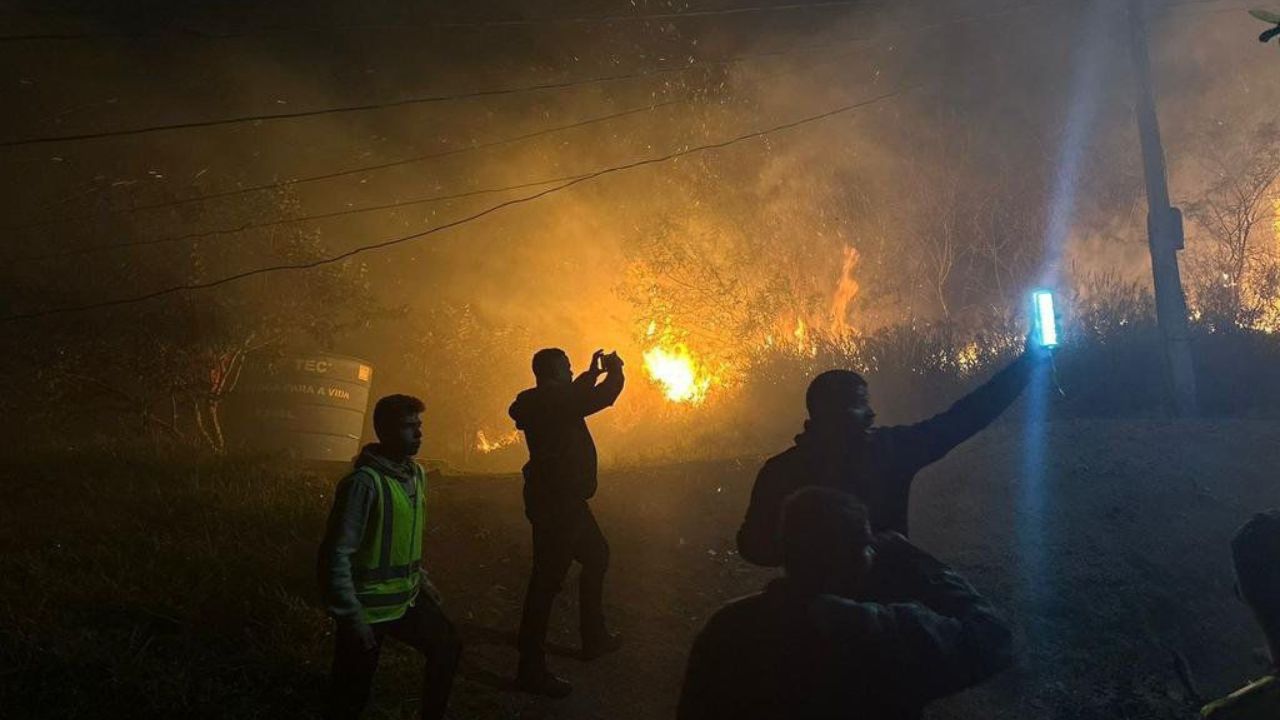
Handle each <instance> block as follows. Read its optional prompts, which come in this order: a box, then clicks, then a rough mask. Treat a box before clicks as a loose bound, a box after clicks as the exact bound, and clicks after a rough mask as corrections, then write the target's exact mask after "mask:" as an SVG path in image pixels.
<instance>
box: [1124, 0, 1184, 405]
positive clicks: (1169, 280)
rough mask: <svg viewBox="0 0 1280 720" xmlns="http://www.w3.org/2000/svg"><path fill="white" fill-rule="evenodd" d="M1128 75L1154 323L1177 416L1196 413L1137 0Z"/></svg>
mask: <svg viewBox="0 0 1280 720" xmlns="http://www.w3.org/2000/svg"><path fill="white" fill-rule="evenodd" d="M1129 27H1130V31H1131V35H1132V51H1133V66H1134V74H1135V76H1136V77H1137V84H1138V87H1137V91H1138V93H1137V95H1138V96H1137V99H1136V103H1135V107H1136V110H1137V116H1138V137H1139V138H1140V139H1141V141H1142V166H1143V172H1144V175H1145V176H1146V180H1147V240H1148V244H1149V247H1150V249H1151V274H1152V277H1153V279H1154V281H1155V291H1156V322H1157V324H1158V325H1159V327H1160V335H1161V338H1162V339H1163V340H1164V354H1165V377H1166V378H1167V380H1168V383H1167V385H1168V388H1169V391H1170V393H1171V395H1172V399H1173V408H1174V412H1175V413H1176V414H1177V415H1178V416H1179V417H1191V416H1193V415H1195V414H1196V376H1195V369H1194V367H1193V366H1192V364H1191V339H1190V333H1189V331H1188V328H1187V298H1186V295H1185V294H1184V293H1183V291H1182V277H1181V274H1180V272H1179V270H1178V251H1179V250H1181V249H1182V246H1183V235H1182V213H1181V212H1180V211H1179V210H1178V209H1177V208H1175V207H1172V206H1171V205H1170V204H1169V178H1168V174H1167V171H1166V169H1165V163H1164V146H1163V145H1162V144H1161V142H1160V121H1159V119H1158V118H1157V116H1156V103H1155V97H1154V93H1153V92H1152V89H1151V59H1150V56H1149V55H1148V52H1147V24H1146V17H1145V16H1144V13H1143V0H1129Z"/></svg>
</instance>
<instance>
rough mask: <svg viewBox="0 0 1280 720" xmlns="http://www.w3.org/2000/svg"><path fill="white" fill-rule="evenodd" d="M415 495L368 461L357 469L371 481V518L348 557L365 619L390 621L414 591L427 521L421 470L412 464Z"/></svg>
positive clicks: (416, 589)
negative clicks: (373, 490) (357, 545)
mask: <svg viewBox="0 0 1280 720" xmlns="http://www.w3.org/2000/svg"><path fill="white" fill-rule="evenodd" d="M413 468H414V472H413V481H414V488H415V491H416V492H415V495H414V498H413V499H410V498H409V495H408V493H407V492H406V491H405V488H404V485H403V483H401V482H400V481H399V480H397V479H395V478H390V477H387V476H385V475H383V474H382V473H381V472H378V471H377V470H376V469H374V468H372V467H369V466H367V465H365V466H362V467H360V468H358V469H357V472H362V473H364V474H365V475H367V476H368V477H370V478H371V479H372V480H373V484H374V488H375V489H376V493H377V494H376V500H375V502H374V507H373V512H372V513H371V514H370V519H371V520H372V522H370V523H369V524H368V526H367V527H366V528H365V535H364V538H363V540H362V542H361V544H360V549H359V550H358V551H357V552H356V553H355V555H354V556H353V557H352V568H351V569H352V574H353V576H354V579H355V585H356V587H355V589H356V599H358V600H359V601H360V606H361V610H360V615H361V617H362V618H363V619H364V621H365V622H370V623H376V622H385V621H388V620H395V619H396V618H399V617H400V616H402V615H404V613H405V611H406V610H408V608H409V605H410V603H412V602H413V599H414V598H415V597H416V596H417V594H418V584H419V577H418V569H419V568H420V567H421V566H422V528H423V525H424V523H425V521H426V509H425V500H426V478H425V475H426V473H424V472H423V470H422V466H420V465H418V464H417V463H416V462H415V463H414V464H413Z"/></svg>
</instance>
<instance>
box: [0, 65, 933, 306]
mask: <svg viewBox="0 0 1280 720" xmlns="http://www.w3.org/2000/svg"><path fill="white" fill-rule="evenodd" d="M919 87H923V84H914V85H908V86H903V87H899V88H897V89H895V90H892V91H889V92H886V93H882V94H880V95H877V96H875V97H872V98H868V99H866V100H862V101H859V102H856V103H851V104H848V105H843V106H840V107H837V108H834V109H831V110H827V111H825V112H821V113H818V114H816V115H809V116H807V117H803V118H800V119H797V120H792V121H790V122H786V123H782V124H780V125H774V126H772V127H769V128H765V129H762V130H755V131H752V132H749V133H745V134H742V135H738V136H735V137H732V138H729V139H726V140H722V141H720V142H716V143H709V144H705V145H697V146H694V147H689V148H685V149H683V150H677V151H674V152H670V153H667V154H665V155H662V156H658V157H653V158H647V159H644V160H637V161H635V162H630V163H626V164H624V165H614V166H611V167H606V168H604V169H601V170H596V171H594V172H591V173H587V174H585V175H582V176H579V177H576V178H574V179H572V180H568V181H566V182H563V183H560V184H558V185H555V186H552V187H550V188H547V189H545V190H540V191H538V192H536V193H533V194H531V195H525V196H523V197H519V198H515V199H512V200H507V201H505V202H502V203H499V204H497V205H493V206H490V207H488V208H485V209H484V210H481V211H480V212H477V213H474V214H471V215H468V216H466V217H463V218H460V219H458V220H454V221H452V222H448V223H445V224H443V225H437V226H435V227H433V228H430V229H427V230H424V231H422V232H416V233H412V234H409V235H403V236H400V237H396V238H391V239H389V240H384V241H382V242H378V243H373V244H370V245H361V246H359V247H355V248H352V249H350V250H346V251H344V252H341V253H338V254H335V255H330V256H328V257H324V258H319V259H317V260H311V261H307V262H298V263H282V264H279V265H271V266H267V267H260V268H254V269H252V270H246V271H244V272H239V273H235V274H233V275H227V276H225V277H221V278H218V279H216V280H209V281H206V282H200V283H187V284H182V285H173V286H170V287H167V288H163V289H161V290H155V291H152V292H148V293H143V294H139V295H133V296H129V297H124V298H117V299H115V300H108V301H105V302H96V303H87V304H83V305H70V306H64V307H60V308H50V309H47V310H38V311H35V312H28V313H18V314H15V315H9V316H6V317H4V318H3V321H4V322H15V321H18V320H33V319H38V318H43V317H49V316H51V315H59V314H64V313H70V312H84V311H88V310H97V309H102V308H109V307H118V306H121V305H132V304H135V303H140V302H144V301H146V300H153V299H156V298H160V297H164V296H167V295H173V294H175V293H180V292H188V291H193V290H204V289H208V288H214V287H218V286H221V285H226V284H228V283H233V282H236V281H238V280H243V279H245V278H249V277H253V276H255V275H265V274H268V273H275V272H283V271H286V270H306V269H310V268H316V267H320V266H322V265H330V264H333V263H336V262H341V261H343V260H346V259H348V258H351V257H354V256H356V255H360V254H363V253H367V252H371V251H374V250H381V249H385V248H388V247H392V246H395V245H401V244H404V243H407V242H410V241H413V240H418V239H421V238H424V237H428V236H430V235H434V234H436V233H440V232H443V231H445V230H450V229H453V228H456V227H459V226H462V225H466V224H468V223H471V222H474V221H476V220H479V219H480V218H483V217H485V216H486V215H491V214H493V213H495V212H498V211H500V210H503V209H504V208H508V207H512V206H516V205H524V204H528V203H532V202H535V201H537V200H539V199H541V198H544V197H547V196H549V195H552V194H554V193H558V192H560V191H562V190H566V189H568V188H571V187H574V186H575V185H579V184H582V183H584V182H587V181H590V180H594V179H596V178H599V177H604V176H606V175H612V174H615V173H620V172H624V171H626V170H632V169H635V168H639V167H645V166H648V165H657V164H659V163H664V162H669V161H671V160H674V159H677V158H680V157H685V156H687V155H692V154H694V153H701V152H706V151H709V150H718V149H721V148H725V147H729V146H731V145H736V144H739V143H742V142H746V141H748V140H754V139H757V138H761V137H765V136H767V135H771V134H774V133H778V132H782V131H784V130H790V129H792V128H797V127H800V126H803V125H809V124H811V123H815V122H818V121H820V120H825V119H827V118H831V117H835V116H837V115H842V114H845V113H849V112H852V111H854V110H858V109H861V108H865V107H868V106H870V105H874V104H876V103H879V102H883V101H885V100H888V99H890V98H894V97H897V96H899V95H902V94H903V93H906V92H910V91H912V90H915V89H917V88H919Z"/></svg>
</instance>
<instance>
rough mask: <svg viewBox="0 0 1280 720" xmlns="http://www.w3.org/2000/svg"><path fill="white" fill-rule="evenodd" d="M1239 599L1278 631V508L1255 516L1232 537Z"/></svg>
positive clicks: (1279, 550)
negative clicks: (1272, 624)
mask: <svg viewBox="0 0 1280 720" xmlns="http://www.w3.org/2000/svg"><path fill="white" fill-rule="evenodd" d="M1231 557H1232V559H1233V561H1234V562H1235V567H1236V582H1237V583H1238V585H1239V588H1240V596H1241V597H1242V598H1243V599H1244V601H1245V602H1247V603H1249V605H1250V607H1252V608H1253V611H1254V613H1255V614H1257V615H1258V616H1259V618H1261V619H1262V620H1263V622H1264V623H1267V622H1270V623H1274V624H1275V627H1277V628H1280V509H1277V510H1268V511H1266V512H1261V513H1258V514H1257V515H1254V516H1253V518H1251V519H1250V520H1249V522H1247V523H1245V524H1244V525H1243V526H1242V527H1241V528H1240V529H1239V530H1237V531H1236V534H1235V537H1233V538H1231Z"/></svg>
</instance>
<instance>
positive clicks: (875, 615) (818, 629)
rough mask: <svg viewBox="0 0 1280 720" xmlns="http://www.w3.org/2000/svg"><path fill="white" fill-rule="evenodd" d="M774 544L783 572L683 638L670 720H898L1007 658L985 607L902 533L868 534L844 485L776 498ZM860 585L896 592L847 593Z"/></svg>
mask: <svg viewBox="0 0 1280 720" xmlns="http://www.w3.org/2000/svg"><path fill="white" fill-rule="evenodd" d="M781 553H782V557H783V563H784V566H785V568H786V576H785V577H783V578H781V579H778V580H774V581H773V582H771V583H769V585H768V586H767V587H766V588H765V590H764V592H762V593H759V594H757V595H751V596H749V597H746V598H742V599H741V600H736V601H734V602H731V603H729V604H728V605H726V606H724V607H723V608H721V609H720V610H719V611H717V612H716V613H715V615H713V616H712V617H711V619H710V620H708V621H707V624H706V626H705V627H704V628H703V629H702V632H701V633H699V635H698V637H697V639H696V640H695V641H694V644H693V649H692V651H691V652H690V655H689V664H688V669H687V671H686V673H685V681H684V689H683V691H682V692H681V696H680V704H679V712H678V715H677V717H678V718H679V720H756V719H757V718H758V719H760V720H765V719H766V718H768V719H770V720H773V719H776V718H793V719H795V720H810V719H812V720H819V719H826V718H838V717H848V718H860V719H861V720H889V719H892V720H909V719H910V718H919V717H920V712H921V710H922V708H923V707H924V706H925V705H926V704H927V703H928V702H930V701H932V700H934V699H937V698H940V697H943V696H946V695H949V694H951V693H955V692H958V691H960V690H962V689H964V688H966V687H969V686H971V685H974V684H976V683H978V682H981V681H982V680H984V679H986V678H988V677H990V676H991V675H993V674H994V673H996V672H998V671H1000V670H1001V669H1003V668H1005V667H1007V666H1008V665H1009V664H1010V662H1011V661H1012V658H1011V654H1010V653H1011V644H1012V640H1011V638H1012V636H1011V634H1010V632H1009V628H1008V627H1007V626H1006V625H1005V624H1004V623H1003V622H1002V621H1001V620H1000V618H999V617H998V616H997V615H996V613H995V611H994V609H993V608H992V606H991V605H990V604H989V603H988V602H987V601H986V600H984V599H983V598H982V597H981V596H980V595H979V594H978V593H977V591H976V590H974V589H973V587H971V586H970V585H969V584H968V583H967V582H965V581H964V580H963V579H962V578H961V577H960V576H959V575H957V574H956V573H955V572H954V571H952V570H951V569H949V568H948V567H947V566H946V565H944V564H942V563H941V562H939V561H937V560H935V559H934V558H932V557H931V556H929V555H928V554H927V553H925V552H924V551H922V550H920V549H918V548H916V547H914V546H913V545H911V544H910V543H909V542H907V540H906V539H905V538H903V537H902V536H901V535H898V534H896V533H890V534H885V535H882V536H879V537H874V538H873V536H872V534H871V528H870V526H869V524H868V514H867V510H866V508H865V507H863V506H862V505H861V504H859V503H858V502H857V501H856V500H854V498H853V497H852V496H851V495H849V494H848V493H844V492H840V491H838V490H834V489H831V488H821V487H806V488H804V489H802V490H800V491H799V492H797V493H795V494H794V495H792V496H791V497H790V498H788V499H787V501H786V503H785V505H784V509H783V530H782V543H781ZM889 585H892V586H893V587H889ZM870 593H874V594H875V595H876V596H878V597H883V598H885V599H886V600H887V599H888V598H890V597H894V596H896V597H897V598H898V600H899V602H895V603H891V604H886V603H880V602H868V601H859V600H856V599H854V598H857V597H865V596H867V595H868V594H870Z"/></svg>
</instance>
